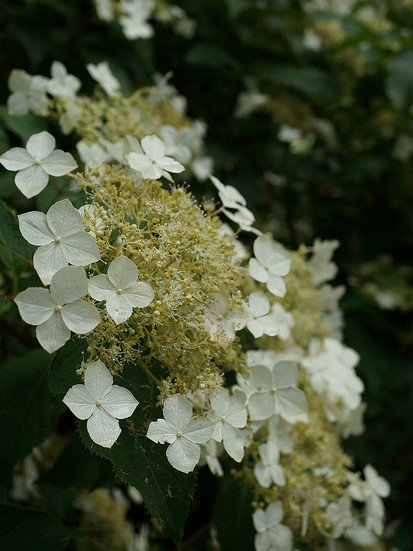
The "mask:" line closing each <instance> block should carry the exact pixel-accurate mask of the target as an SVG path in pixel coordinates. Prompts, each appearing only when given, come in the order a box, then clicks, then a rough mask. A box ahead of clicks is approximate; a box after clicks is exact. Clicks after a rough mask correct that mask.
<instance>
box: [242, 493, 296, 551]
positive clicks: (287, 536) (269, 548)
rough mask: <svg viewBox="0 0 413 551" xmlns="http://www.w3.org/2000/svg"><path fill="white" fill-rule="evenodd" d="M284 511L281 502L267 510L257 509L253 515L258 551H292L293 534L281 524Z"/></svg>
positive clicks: (269, 506)
mask: <svg viewBox="0 0 413 551" xmlns="http://www.w3.org/2000/svg"><path fill="white" fill-rule="evenodd" d="M282 517H283V509H282V505H281V502H280V501H277V502H275V503H271V504H270V505H268V507H267V508H266V509H257V510H256V511H255V512H254V514H253V515H252V520H253V522H254V528H255V530H256V531H257V532H258V534H256V536H255V541H254V543H255V549H256V551H275V550H276V551H291V549H292V532H291V530H290V528H289V527H288V526H285V525H284V524H281V519H282Z"/></svg>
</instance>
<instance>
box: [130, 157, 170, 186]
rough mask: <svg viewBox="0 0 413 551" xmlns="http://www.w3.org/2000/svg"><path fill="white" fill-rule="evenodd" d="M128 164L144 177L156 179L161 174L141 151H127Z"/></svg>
mask: <svg viewBox="0 0 413 551" xmlns="http://www.w3.org/2000/svg"><path fill="white" fill-rule="evenodd" d="M128 162H129V166H130V167H131V168H133V169H134V170H137V171H138V172H140V173H141V174H142V176H143V177H144V178H148V179H153V180H157V179H158V178H160V177H161V176H162V171H161V170H160V169H159V168H157V167H156V166H155V165H154V164H153V163H152V161H151V160H150V159H149V158H148V157H147V156H146V155H143V154H141V153H129V155H128Z"/></svg>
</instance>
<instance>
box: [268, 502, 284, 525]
mask: <svg viewBox="0 0 413 551" xmlns="http://www.w3.org/2000/svg"><path fill="white" fill-rule="evenodd" d="M266 514H267V523H268V524H269V525H270V526H276V525H277V524H279V523H280V522H281V520H282V518H283V515H284V513H283V508H282V505H281V502H280V501H276V502H274V503H271V504H270V505H268V507H267V509H266Z"/></svg>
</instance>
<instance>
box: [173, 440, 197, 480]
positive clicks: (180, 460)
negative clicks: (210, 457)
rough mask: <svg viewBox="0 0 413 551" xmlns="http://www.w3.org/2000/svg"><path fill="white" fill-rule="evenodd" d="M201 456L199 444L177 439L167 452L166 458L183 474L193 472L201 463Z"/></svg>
mask: <svg viewBox="0 0 413 551" xmlns="http://www.w3.org/2000/svg"><path fill="white" fill-rule="evenodd" d="M200 455H201V448H200V447H199V446H198V444H194V443H193V442H189V440H187V439H186V438H184V437H182V438H177V439H176V440H175V442H173V443H172V444H170V445H169V446H168V449H167V450H166V457H167V458H168V461H169V463H170V464H171V465H172V467H174V468H175V469H176V470H178V471H181V472H182V473H190V472H191V471H193V470H194V469H195V467H196V465H197V463H198V461H199V457H200Z"/></svg>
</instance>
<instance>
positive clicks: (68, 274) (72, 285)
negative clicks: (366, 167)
mask: <svg viewBox="0 0 413 551" xmlns="http://www.w3.org/2000/svg"><path fill="white" fill-rule="evenodd" d="M86 293H87V277H86V273H85V270H84V269H83V268H81V267H78V266H68V267H66V268H62V269H61V270H59V271H58V272H57V273H56V274H55V275H54V276H53V279H52V282H51V284H50V294H51V295H52V297H53V299H54V301H55V302H56V304H59V305H60V306H63V305H64V304H68V303H69V302H75V300H79V299H80V298H82V297H84V296H85V295H86Z"/></svg>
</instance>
